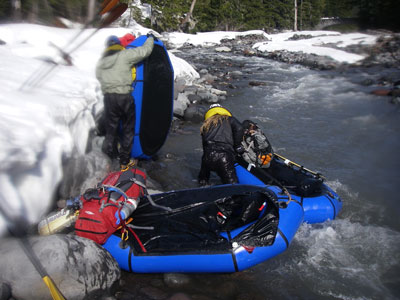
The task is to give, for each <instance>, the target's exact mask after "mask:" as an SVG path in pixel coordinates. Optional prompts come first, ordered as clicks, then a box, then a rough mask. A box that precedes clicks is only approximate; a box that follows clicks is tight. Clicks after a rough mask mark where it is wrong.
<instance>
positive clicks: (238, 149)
mask: <svg viewBox="0 0 400 300" xmlns="http://www.w3.org/2000/svg"><path fill="white" fill-rule="evenodd" d="M200 131H201V136H202V142H203V157H202V160H201V169H200V173H199V176H198V181H199V184H200V185H202V186H204V185H208V184H209V183H208V181H209V179H210V173H211V171H214V172H216V173H217V174H218V176H219V177H220V178H221V180H222V183H223V184H229V183H230V184H234V183H237V182H238V179H237V176H236V171H235V167H234V164H235V162H236V154H241V153H243V151H244V148H243V147H242V146H241V142H242V139H243V127H242V124H241V123H240V122H239V121H238V120H237V119H236V118H235V117H233V116H232V114H231V113H230V112H229V111H228V110H226V109H225V108H223V107H221V105H219V104H213V105H211V106H210V109H209V110H208V111H207V113H206V115H205V120H204V123H203V125H202V127H201V129H200Z"/></svg>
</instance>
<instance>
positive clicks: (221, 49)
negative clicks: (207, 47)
mask: <svg viewBox="0 0 400 300" xmlns="http://www.w3.org/2000/svg"><path fill="white" fill-rule="evenodd" d="M215 51H216V52H231V51H232V49H231V48H228V47H224V46H223V47H217V48H215Z"/></svg>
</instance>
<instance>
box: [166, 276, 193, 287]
mask: <svg viewBox="0 0 400 300" xmlns="http://www.w3.org/2000/svg"><path fill="white" fill-rule="evenodd" d="M164 282H165V284H166V285H167V286H169V287H174V288H177V287H182V286H184V285H186V284H188V283H190V278H189V277H188V276H187V275H186V274H181V273H166V274H164Z"/></svg>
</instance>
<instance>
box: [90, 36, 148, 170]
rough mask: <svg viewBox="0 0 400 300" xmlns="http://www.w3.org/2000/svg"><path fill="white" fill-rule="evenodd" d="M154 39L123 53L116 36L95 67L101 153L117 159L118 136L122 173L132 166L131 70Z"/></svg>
mask: <svg viewBox="0 0 400 300" xmlns="http://www.w3.org/2000/svg"><path fill="white" fill-rule="evenodd" d="M153 46H154V37H153V35H149V38H148V39H147V40H146V42H145V43H144V44H143V45H142V46H140V47H137V48H131V49H127V50H125V48H124V47H123V46H122V45H121V42H120V40H119V39H118V37H116V36H114V35H113V36H110V37H109V38H108V39H107V41H106V49H105V51H104V53H103V56H102V57H101V58H100V60H99V62H98V63H97V66H96V77H97V79H98V80H99V81H100V84H101V90H102V92H103V94H104V114H105V124H104V126H105V139H104V142H103V146H102V150H103V152H104V153H106V154H107V155H108V156H110V158H114V157H116V156H117V153H116V149H115V148H116V147H115V145H116V144H117V143H116V142H115V139H117V138H118V137H119V130H118V129H119V124H120V123H121V125H122V134H121V135H120V149H119V160H120V164H121V170H124V171H126V170H128V169H129V168H130V167H132V166H133V165H134V160H132V159H130V157H131V149H132V142H133V137H134V134H135V102H134V99H133V97H132V93H131V92H132V66H133V65H135V64H137V63H139V62H141V61H142V60H144V59H145V58H147V57H148V56H150V54H151V52H152V51H153Z"/></svg>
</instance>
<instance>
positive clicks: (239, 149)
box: [235, 146, 244, 154]
mask: <svg viewBox="0 0 400 300" xmlns="http://www.w3.org/2000/svg"><path fill="white" fill-rule="evenodd" d="M235 151H236V153H237V154H243V153H244V147H243V146H238V147H236V149H235Z"/></svg>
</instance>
